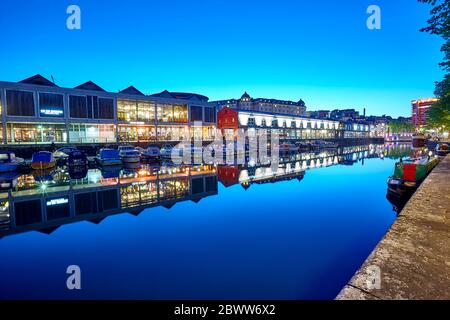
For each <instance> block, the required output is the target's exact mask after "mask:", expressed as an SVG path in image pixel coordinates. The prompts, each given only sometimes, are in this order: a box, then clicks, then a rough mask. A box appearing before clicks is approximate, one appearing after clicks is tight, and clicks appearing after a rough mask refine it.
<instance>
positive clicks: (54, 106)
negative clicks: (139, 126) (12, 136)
mask: <svg viewBox="0 0 450 320" xmlns="http://www.w3.org/2000/svg"><path fill="white" fill-rule="evenodd" d="M35 101H37V102H38V113H39V116H40V117H56V118H62V117H64V116H65V114H64V112H65V111H64V96H63V95H62V94H58V93H46V92H39V93H37V99H36V100H35V97H34V93H33V92H31V91H20V90H6V112H7V114H8V115H9V116H22V117H34V116H36V108H35ZM68 110H69V117H70V118H76V119H104V120H112V119H114V100H113V99H110V98H102V97H98V96H92V95H88V96H81V95H69V106H68ZM203 110H204V114H203ZM190 111H191V121H205V122H210V123H214V122H215V121H216V113H215V109H214V108H211V107H205V108H203V107H200V106H191V107H190ZM117 118H118V120H120V121H128V122H154V121H155V120H157V121H158V122H173V123H187V122H188V119H189V117H188V107H187V105H178V104H174V105H172V104H159V103H158V104H156V103H152V102H147V101H136V100H118V102H117Z"/></svg>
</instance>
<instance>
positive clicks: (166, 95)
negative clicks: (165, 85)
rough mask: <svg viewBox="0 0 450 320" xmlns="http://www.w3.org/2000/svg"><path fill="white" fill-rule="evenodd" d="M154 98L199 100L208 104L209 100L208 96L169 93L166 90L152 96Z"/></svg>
mask: <svg viewBox="0 0 450 320" xmlns="http://www.w3.org/2000/svg"><path fill="white" fill-rule="evenodd" d="M150 96H152V97H160V98H172V99H183V100H197V101H203V102H207V101H208V100H209V98H208V97H207V96H204V95H201V94H197V93H188V92H169V91H167V90H164V91H163V92H160V93H155V94H152V95H150Z"/></svg>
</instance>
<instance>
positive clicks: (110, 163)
mask: <svg viewBox="0 0 450 320" xmlns="http://www.w3.org/2000/svg"><path fill="white" fill-rule="evenodd" d="M97 163H98V164H99V165H101V166H121V165H122V160H120V159H103V160H102V159H100V160H97Z"/></svg>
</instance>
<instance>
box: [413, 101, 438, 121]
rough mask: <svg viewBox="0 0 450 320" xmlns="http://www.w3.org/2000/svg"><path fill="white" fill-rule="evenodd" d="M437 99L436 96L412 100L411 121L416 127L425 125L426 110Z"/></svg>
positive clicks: (426, 118) (426, 119)
mask: <svg viewBox="0 0 450 320" xmlns="http://www.w3.org/2000/svg"><path fill="white" fill-rule="evenodd" d="M438 101H439V99H436V98H427V99H418V100H414V101H412V102H411V104H412V123H413V124H414V125H415V126H416V127H421V126H424V125H426V124H427V121H428V110H429V109H430V107H431V105H432V104H433V103H436V102H438Z"/></svg>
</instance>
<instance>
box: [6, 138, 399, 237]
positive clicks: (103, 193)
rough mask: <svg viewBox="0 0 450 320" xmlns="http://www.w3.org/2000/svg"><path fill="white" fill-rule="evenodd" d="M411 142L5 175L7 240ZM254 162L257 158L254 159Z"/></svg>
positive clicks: (384, 153) (298, 173) (360, 158)
mask: <svg viewBox="0 0 450 320" xmlns="http://www.w3.org/2000/svg"><path fill="white" fill-rule="evenodd" d="M399 148H400V149H399ZM404 149H405V152H406V149H407V147H397V148H395V147H393V146H390V145H369V146H359V147H344V148H339V149H333V150H318V151H316V152H306V153H295V154H290V155H286V156H284V157H282V158H281V159H280V163H279V166H278V168H277V169H275V170H274V169H273V168H271V167H270V165H267V166H256V165H254V166H252V165H245V166H243V165H242V166H241V165H235V166H223V165H211V164H208V165H207V164H204V165H197V166H174V165H173V164H170V163H162V164H149V165H139V166H135V167H127V168H114V167H111V168H107V169H105V170H99V169H96V168H87V167H78V168H77V167H75V168H71V169H70V170H69V169H68V168H67V167H59V168H56V169H54V170H48V171H33V172H29V173H25V174H13V173H7V174H2V175H1V176H0V186H1V192H0V237H2V236H6V235H11V234H15V233H21V232H25V231H30V230H37V231H40V232H44V233H51V232H52V231H54V230H56V229H57V228H58V227H59V226H61V225H64V224H67V223H72V222H77V221H82V220H87V221H91V222H94V223H99V222H101V221H102V220H103V219H105V218H106V217H108V216H109V215H113V214H117V213H122V212H128V213H131V214H134V215H138V214H139V213H141V212H142V211H143V210H144V209H145V208H149V207H154V206H164V207H166V208H171V207H172V206H173V205H175V204H176V203H177V202H180V201H188V200H190V201H193V202H198V201H200V200H201V199H202V198H205V197H209V196H214V195H217V194H218V185H217V184H218V182H219V181H220V182H221V183H222V184H223V185H224V186H226V187H228V186H232V185H235V184H240V185H242V187H243V188H244V189H248V188H249V187H250V186H251V185H252V184H264V183H276V182H279V181H286V180H294V179H297V180H298V181H301V180H302V179H303V178H304V176H305V174H306V172H307V171H308V170H313V169H314V170H316V169H319V168H323V167H329V166H334V165H338V164H339V165H353V164H355V163H358V162H360V163H361V164H362V165H364V159H366V158H374V157H380V158H383V157H396V156H398V154H399V150H400V153H401V152H403V150H404ZM249 163H251V161H249Z"/></svg>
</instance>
